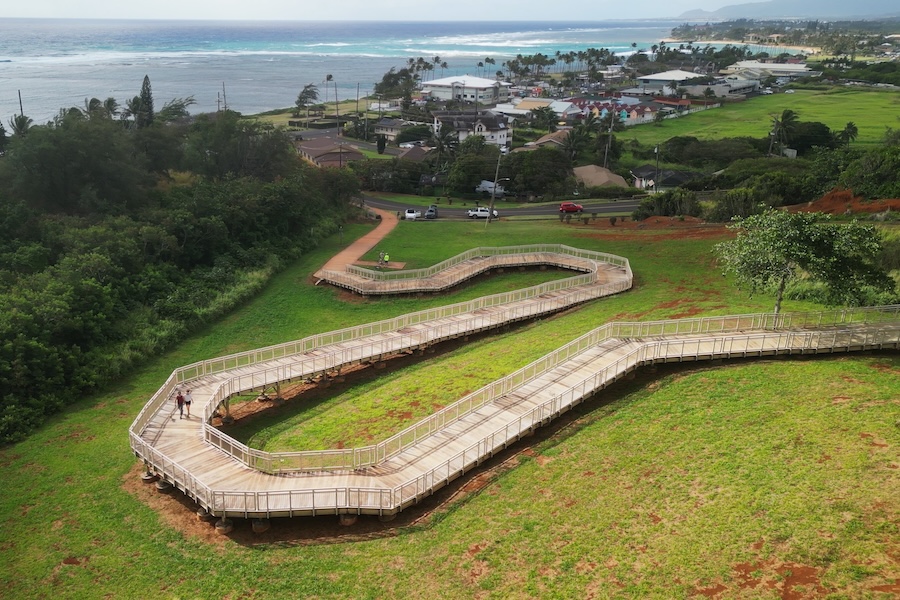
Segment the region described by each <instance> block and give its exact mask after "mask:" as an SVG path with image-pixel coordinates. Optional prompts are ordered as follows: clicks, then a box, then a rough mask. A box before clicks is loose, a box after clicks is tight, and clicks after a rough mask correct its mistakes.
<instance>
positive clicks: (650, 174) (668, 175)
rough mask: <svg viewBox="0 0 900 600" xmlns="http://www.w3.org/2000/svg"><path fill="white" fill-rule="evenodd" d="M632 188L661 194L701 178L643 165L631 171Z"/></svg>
mask: <svg viewBox="0 0 900 600" xmlns="http://www.w3.org/2000/svg"><path fill="white" fill-rule="evenodd" d="M631 176H632V177H633V178H634V187H636V188H638V189H642V190H644V189H646V190H652V191H657V192H662V191H665V190H669V189H675V188H677V187H680V186H682V185H684V184H685V183H687V182H689V181H693V180H694V179H699V178H700V177H703V174H702V173H696V172H693V171H675V170H672V169H659V168H657V167H656V166H655V165H650V164H647V165H643V166H640V167H637V168H635V169H632V171H631Z"/></svg>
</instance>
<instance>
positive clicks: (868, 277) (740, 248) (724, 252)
mask: <svg viewBox="0 0 900 600" xmlns="http://www.w3.org/2000/svg"><path fill="white" fill-rule="evenodd" d="M729 228H730V229H732V230H733V231H735V232H736V237H735V238H734V239H733V240H729V241H727V242H722V243H720V244H717V245H716V247H715V252H716V254H717V255H718V258H719V261H720V263H721V265H722V269H723V273H724V274H725V275H730V276H732V277H734V280H735V283H736V285H737V286H738V287H740V288H743V289H746V290H747V291H749V292H750V293H751V294H752V293H756V292H771V293H774V294H775V308H774V311H775V312H776V313H778V312H780V310H781V303H782V299H783V298H784V295H785V291H786V290H787V289H788V286H789V285H790V284H791V283H792V282H797V281H798V280H801V279H804V280H807V281H808V282H810V283H813V284H815V285H818V286H820V288H821V295H820V299H821V300H822V301H824V302H825V303H826V304H830V305H847V306H860V305H866V304H871V303H881V302H884V301H885V300H886V298H890V297H894V298H895V297H896V290H895V284H894V281H893V280H892V279H891V278H890V277H889V276H888V274H887V273H886V272H885V271H884V270H883V269H882V268H881V267H879V266H878V262H877V261H878V256H879V254H880V252H881V247H882V246H881V239H880V237H879V235H878V232H877V231H876V230H875V228H874V227H873V226H871V225H862V224H860V223H858V222H856V221H853V222H851V223H849V224H833V223H830V222H829V217H828V215H823V214H819V213H802V212H798V213H790V212H786V211H781V210H775V209H769V210H766V211H764V212H762V213H759V214H755V215H751V216H749V217H745V218H736V219H735V220H734V223H733V224H732V225H730V226H729Z"/></svg>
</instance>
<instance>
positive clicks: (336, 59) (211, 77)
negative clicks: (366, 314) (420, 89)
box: [0, 19, 681, 123]
mask: <svg viewBox="0 0 900 600" xmlns="http://www.w3.org/2000/svg"><path fill="white" fill-rule="evenodd" d="M680 23H681V22H680V21H672V20H641V21H638V20H634V21H606V22H568V23H566V22H542V23H537V22H448V23H432V22H427V23H426V22H383V21H379V22H374V21H373V22H337V21H330V22H324V21H317V22H299V21H291V22H235V21H228V22H215V21H116V20H108V21H93V20H45V19H0V118H2V121H3V123H7V122H8V119H9V118H10V117H11V116H12V115H14V114H16V113H18V112H19V97H18V94H19V92H21V97H22V106H23V108H24V112H25V114H26V115H28V116H30V117H31V118H32V119H33V120H34V121H35V122H36V123H43V122H46V121H47V120H49V119H51V118H52V117H53V116H54V115H56V114H57V113H58V112H59V109H60V108H67V107H71V106H78V107H83V106H84V102H85V99H86V98H91V97H97V98H100V99H101V100H103V99H105V98H107V97H110V96H112V97H114V98H116V99H117V100H118V101H119V103H120V104H122V105H124V104H125V101H126V100H127V99H128V98H132V97H134V96H136V95H138V93H139V92H140V88H141V82H142V81H143V78H144V75H148V76H149V77H150V82H151V85H152V88H153V97H154V100H155V103H156V106H157V108H160V107H162V105H163V103H165V102H167V101H169V100H171V99H173V98H183V97H187V96H193V97H194V99H195V100H196V105H194V106H193V107H192V108H191V112H193V113H199V112H209V111H214V110H216V109H217V108H218V107H219V106H221V105H222V103H223V101H227V104H228V107H229V108H231V109H233V110H237V111H240V112H242V113H244V114H253V113H258V112H263V111H266V110H272V109H276V108H283V107H287V106H291V105H293V103H294V100H295V99H296V98H297V94H298V92H299V91H300V90H301V89H302V87H303V86H304V85H306V84H308V83H315V84H316V85H318V86H319V96H320V101H322V100H325V95H326V86H325V84H324V82H325V79H326V76H327V75H332V78H333V81H332V82H330V83H329V85H328V86H327V94H328V99H330V100H333V99H334V94H335V85H336V86H337V95H338V96H339V97H340V98H342V99H347V98H351V99H352V98H356V97H357V92H358V93H359V94H360V95H361V96H365V95H367V94H368V93H370V92H371V90H372V86H373V85H374V84H375V83H376V82H377V81H380V80H381V77H382V75H383V74H384V73H385V72H386V71H387V70H388V69H390V68H391V67H397V68H400V67H402V66H404V65H405V64H406V61H407V59H409V58H416V57H419V56H421V57H424V58H426V59H428V60H432V59H433V58H434V57H435V56H439V57H440V58H441V61H442V62H446V63H447V65H448V68H446V69H444V70H442V69H440V67H438V68H436V69H435V70H434V71H432V72H431V73H429V74H428V76H429V78H432V77H434V78H438V77H444V76H451V75H462V74H470V75H483V76H488V77H492V76H493V73H495V72H496V71H497V70H498V69H499V68H500V66H501V64H502V62H503V61H504V60H507V59H509V58H513V57H515V56H516V55H517V54H523V55H528V54H535V53H537V52H540V53H543V54H546V55H548V56H553V55H554V54H555V53H556V52H557V51H560V52H569V51H579V50H585V49H587V48H592V47H593V48H608V49H609V50H611V51H613V52H616V53H619V54H627V53H630V52H632V51H633V50H632V43H636V44H637V45H638V47H639V48H650V46H652V45H653V44H657V43H659V41H660V40H662V39H665V38H667V37H668V36H669V34H670V32H671V29H672V28H673V27H675V26H676V25H679V24H680ZM486 57H491V58H493V59H494V60H495V61H496V65H495V66H492V67H491V68H490V70H488V71H484V70H483V69H479V68H478V67H477V63H478V62H479V61H484V59H485V58H486ZM223 87H224V99H223Z"/></svg>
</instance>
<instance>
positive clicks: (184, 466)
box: [130, 245, 900, 517]
mask: <svg viewBox="0 0 900 600" xmlns="http://www.w3.org/2000/svg"><path fill="white" fill-rule="evenodd" d="M579 261H583V262H579ZM516 264H545V265H555V266H564V267H567V268H574V269H580V270H583V271H586V273H585V274H583V275H576V276H574V277H569V278H566V279H563V280H560V281H554V282H549V283H546V284H542V285H539V286H534V287H532V288H526V289H523V290H516V291H514V292H508V293H504V294H496V295H493V296H486V297H483V298H478V299H475V300H472V301H469V302H463V303H458V304H454V305H449V306H445V307H440V308H435V309H428V310H424V311H420V312H417V313H410V314H407V315H401V316H399V317H396V318H394V319H386V320H384V321H379V322H376V323H368V324H365V325H361V326H358V327H350V328H346V329H342V330H338V331H333V332H327V333H322V334H317V335H314V336H310V337H308V338H304V339H302V340H297V341H295V342H288V343H286V344H280V345H277V346H270V347H267V348H260V349H257V350H252V351H249V352H244V353H238V354H234V355H230V356H225V357H220V358H214V359H211V360H207V361H201V362H198V363H194V364H192V365H188V366H186V367H183V368H181V369H177V370H176V371H175V372H173V374H172V375H171V376H170V377H169V378H168V379H167V381H166V382H165V384H163V386H162V387H161V388H160V389H159V390H158V391H157V392H156V393H155V394H154V395H153V397H152V398H151V399H150V400H149V401H148V403H147V405H145V407H144V408H143V409H142V410H141V412H140V413H139V414H138V416H137V417H136V418H135V421H134V422H133V423H132V427H131V430H130V437H131V445H132V448H133V450H134V452H135V454H136V455H137V456H139V457H141V458H142V459H143V460H144V461H145V462H146V463H147V465H148V468H150V469H152V470H153V471H155V472H156V473H158V474H159V475H161V476H162V477H164V478H166V479H167V480H169V481H171V482H172V483H174V484H175V485H176V486H177V487H178V488H179V489H181V490H183V491H184V492H185V493H186V494H188V495H189V496H191V497H192V498H194V499H195V500H196V501H197V502H198V504H200V505H201V506H202V507H204V508H206V509H207V510H209V511H210V512H212V513H214V514H216V515H220V516H221V515H228V516H243V517H250V516H253V517H261V516H264V517H269V516H278V515H282V516H296V515H310V514H322V513H339V512H352V513H361V512H366V513H373V514H386V513H394V512H397V511H399V510H401V509H402V508H404V507H405V506H408V505H409V504H411V503H413V502H416V501H418V500H419V499H421V498H422V497H424V496H425V495H428V494H430V493H432V492H433V491H434V490H436V489H438V488H439V487H441V486H443V485H445V484H446V483H447V482H449V481H451V480H452V479H454V478H456V477H458V476H459V475H461V474H462V473H464V472H466V471H467V470H469V469H471V468H473V467H474V466H475V465H477V464H479V463H480V462H481V461H482V460H484V459H485V458H486V457H489V456H491V455H493V453H494V452H496V451H497V450H499V449H502V448H505V447H507V446H508V445H509V444H510V443H513V442H515V441H516V440H517V439H519V438H520V437H521V436H522V435H524V434H525V433H527V432H529V431H531V430H533V429H534V428H535V427H538V426H540V425H542V424H544V423H546V422H547V421H548V420H550V419H552V418H555V417H556V416H558V415H559V414H561V413H562V412H565V411H567V410H569V409H570V408H571V407H572V406H574V405H575V404H577V403H579V402H581V401H583V400H584V399H586V398H588V397H590V396H591V395H592V394H594V393H596V392H597V391H598V390H600V389H602V388H603V387H605V386H607V385H610V384H611V383H612V382H614V381H616V380H618V379H619V378H621V377H623V376H624V375H625V374H627V373H628V372H630V371H632V370H634V369H635V368H638V367H639V366H640V365H642V364H649V363H655V362H670V361H684V360H704V359H710V358H729V357H736V356H763V355H768V354H782V353H795V352H799V353H806V352H833V351H850V350H859V349H869V348H897V347H898V346H900V307H898V306H891V307H878V308H871V309H847V310H840V311H821V312H815V313H796V314H781V315H771V314H756V315H731V316H722V317H702V318H694V319H678V320H669V321H651V322H637V323H621V322H616V323H609V324H607V325H604V326H602V327H598V328H597V329H594V330H592V331H590V332H588V333H586V334H584V335H583V336H581V337H579V338H577V339H575V340H573V341H572V342H570V343H568V344H566V345H564V346H562V347H560V348H559V349H557V350H556V351H555V352H552V353H550V354H548V355H546V356H544V357H542V358H540V359H538V360H537V361H534V362H533V363H531V364H529V365H526V366H525V367H523V368H521V369H519V370H517V371H516V372H514V373H511V374H509V375H508V376H506V377H503V378H501V379H499V380H497V381H495V382H493V383H491V384H489V385H487V386H484V387H483V388H481V389H479V390H476V391H474V392H472V393H471V394H468V395H467V396H465V397H463V398H461V399H459V400H458V401H456V402H454V403H452V404H450V405H448V406H446V407H445V408H443V409H441V410H439V411H437V412H436V413H434V414H432V415H430V416H428V417H427V418H425V419H422V420H421V421H419V422H418V423H415V424H413V425H411V426H410V427H407V428H405V429H404V430H403V431H401V432H398V433H397V434H395V435H393V436H390V437H389V438H387V439H385V440H382V441H381V442H379V443H377V444H374V445H371V446H364V447H359V448H346V449H335V450H322V451H307V452H280V453H267V452H263V451H260V450H256V449H252V448H249V447H247V446H246V445H245V444H242V443H240V442H238V441H237V440H234V439H232V438H231V437H230V436H228V435H227V434H225V433H224V432H223V431H221V430H219V429H217V428H216V427H213V426H212V425H211V421H212V418H213V417H214V415H215V414H216V413H217V412H218V411H219V410H220V407H222V406H223V405H227V402H228V401H229V399H230V398H231V397H233V396H234V395H236V394H240V393H246V392H247V391H249V390H258V389H263V388H265V387H269V386H271V385H274V384H275V383H276V382H284V381H290V380H297V379H300V378H306V377H310V376H312V375H316V374H320V373H326V372H328V371H331V370H334V369H337V368H339V367H340V366H341V365H344V364H355V363H359V362H369V361H381V360H383V359H384V358H385V357H386V356H389V355H391V354H395V353H398V352H401V351H404V350H407V349H415V348H419V347H423V346H426V345H429V344H433V343H436V342H437V341H441V340H444V339H450V338H453V337H459V336H462V335H468V334H470V333H474V332H477V331H481V330H484V329H488V328H493V327H497V326H500V325H502V324H504V323H509V322H512V321H516V320H521V319H525V318H531V317H535V316H538V315H540V314H544V313H546V312H551V311H555V310H559V309H561V308H565V307H567V306H571V305H573V304H577V303H580V302H585V301H587V300H590V299H593V298H598V297H600V296H603V295H607V294H610V293H616V292H618V291H622V290H625V289H628V288H629V287H630V286H631V280H632V275H631V270H630V267H629V265H628V261H627V260H626V259H623V258H621V257H616V256H612V255H608V254H603V253H598V252H592V251H586V250H579V249H576V248H571V247H568V246H557V245H529V246H520V247H515V248H477V249H473V250H470V251H468V252H466V253H463V254H461V255H459V256H457V257H453V258H451V259H448V260H447V261H444V262H443V263H441V264H439V265H435V266H433V267H429V268H428V269H419V270H416V271H414V272H406V273H404V272H392V271H370V270H367V269H359V268H352V269H349V270H348V273H341V274H338V275H339V276H340V281H341V282H342V283H338V282H337V281H335V283H338V284H339V285H344V286H345V287H346V286H348V285H350V284H351V283H352V284H353V285H364V286H368V287H367V289H369V290H370V292H369V293H382V292H381V291H377V292H372V291H371V290H373V289H376V288H373V287H371V286H382V287H381V288H378V289H379V290H387V289H391V290H398V291H409V290H410V289H418V288H417V287H416V286H419V285H420V283H422V282H423V281H424V280H425V279H427V278H431V279H432V281H426V282H425V284H423V285H433V284H434V281H438V282H439V284H440V285H446V284H447V282H448V281H450V282H452V281H459V280H462V279H466V278H469V277H472V276H474V275H473V274H477V273H480V272H484V271H485V270H488V269H491V268H495V267H509V266H514V265H516ZM320 275H322V274H321V273H320ZM325 275H326V276H329V275H328V274H325ZM359 282H362V284H360V283H359ZM811 327H814V328H816V330H817V331H811V330H810V328H811ZM338 344H341V345H340V346H338ZM557 369H559V371H558V372H557V371H556V370H557ZM555 373H556V374H555ZM559 373H562V374H559ZM573 375H575V376H580V378H579V379H577V380H576V381H575V382H574V383H565V384H563V385H564V386H565V390H564V391H562V392H559V393H550V390H551V389H552V388H553V387H555V388H556V389H559V387H560V384H562V382H563V379H566V378H567V377H568V378H569V379H571V376H573ZM189 382H190V385H191V387H193V388H194V389H195V400H201V398H202V399H203V400H201V401H199V402H197V404H198V406H197V407H196V408H198V409H201V410H200V411H198V412H201V414H202V422H197V421H193V422H184V421H180V420H179V421H176V420H174V405H173V404H172V402H171V398H172V395H173V393H174V391H175V389H176V388H177V387H178V386H184V385H186V384H187V383H189ZM529 390H530V391H529ZM499 403H503V405H504V408H503V410H502V411H499ZM498 411H499V412H498ZM516 412H521V414H516ZM495 418H502V419H503V420H502V421H496V422H497V426H496V428H495V429H493V430H489V431H487V432H485V433H484V434H478V431H479V429H483V427H484V426H485V425H489V424H491V423H494V422H495V420H494V419H495ZM453 432H455V433H453ZM437 436H440V438H438V437H437ZM447 436H450V437H447ZM453 436H455V437H453ZM473 436H474V437H473ZM438 439H441V440H443V441H441V442H440V443H438V444H435V442H436V440H438ZM457 442H463V443H462V444H461V445H462V447H461V448H460V449H458V450H453V448H454V447H456V446H458V445H459V444H457ZM445 449H446V450H445ZM444 457H445V458H444ZM442 458H444V460H441V459H442ZM434 463H436V464H434ZM247 467H249V469H247ZM296 472H303V473H304V475H303V476H302V477H293V478H284V477H283V476H282V475H279V474H288V473H296ZM254 473H256V474H255V475H254ZM267 473H268V475H267ZM285 486H287V489H285Z"/></svg>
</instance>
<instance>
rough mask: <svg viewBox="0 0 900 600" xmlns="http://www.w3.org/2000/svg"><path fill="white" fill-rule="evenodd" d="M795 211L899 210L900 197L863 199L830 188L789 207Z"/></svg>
mask: <svg viewBox="0 0 900 600" xmlns="http://www.w3.org/2000/svg"><path fill="white" fill-rule="evenodd" d="M790 210H791V211H795V212H820V213H828V214H831V215H851V214H873V213H880V212H885V211H888V210H897V211H900V198H893V199H890V200H864V199H863V198H860V197H859V196H854V195H853V192H852V191H850V190H832V191H830V192H828V193H827V194H825V195H824V196H822V197H821V198H819V199H818V200H813V201H812V202H807V203H806V204H798V205H797V206H792V207H790Z"/></svg>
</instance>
